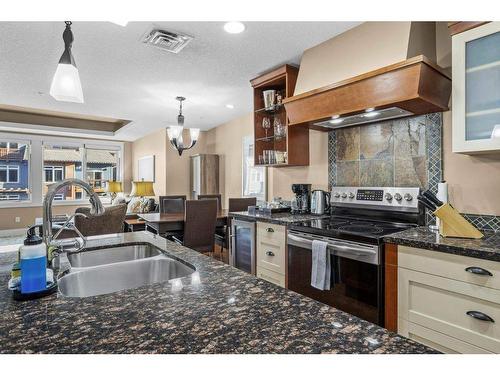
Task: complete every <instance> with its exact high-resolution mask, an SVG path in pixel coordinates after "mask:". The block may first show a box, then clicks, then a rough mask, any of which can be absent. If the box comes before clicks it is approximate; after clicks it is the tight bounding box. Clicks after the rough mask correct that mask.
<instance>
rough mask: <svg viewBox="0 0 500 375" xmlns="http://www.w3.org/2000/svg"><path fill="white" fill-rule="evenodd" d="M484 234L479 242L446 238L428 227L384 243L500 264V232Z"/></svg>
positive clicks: (403, 234) (419, 228)
mask: <svg viewBox="0 0 500 375" xmlns="http://www.w3.org/2000/svg"><path fill="white" fill-rule="evenodd" d="M483 233H484V237H483V238H482V239H479V240H473V239H465V238H450V237H448V238H445V237H441V236H440V235H439V233H437V232H435V231H432V230H430V229H429V228H428V227H417V228H412V229H407V230H405V231H402V232H398V233H394V234H390V235H388V236H385V237H384V241H385V242H390V243H396V244H399V245H406V246H412V247H419V248H423V249H428V250H434V251H439V252H443V253H450V254H456V255H463V256H467V257H472V258H480V259H486V260H493V261H496V262H500V232H493V231H484V232H483Z"/></svg>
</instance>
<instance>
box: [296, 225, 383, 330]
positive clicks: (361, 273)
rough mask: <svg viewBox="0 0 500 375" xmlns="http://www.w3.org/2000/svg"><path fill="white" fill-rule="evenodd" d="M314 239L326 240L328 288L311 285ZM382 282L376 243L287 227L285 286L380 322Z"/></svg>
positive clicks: (374, 321)
mask: <svg viewBox="0 0 500 375" xmlns="http://www.w3.org/2000/svg"><path fill="white" fill-rule="evenodd" d="M314 239H317V240H322V241H326V242H328V250H329V252H330V257H331V266H332V272H331V274H332V276H331V286H330V290H324V291H323V290H319V289H316V288H314V287H312V286H311V268H312V253H311V247H312V241H313V240H314ZM382 285H383V273H382V267H381V266H380V261H379V247H378V246H377V245H371V244H364V243H357V242H351V241H345V240H338V239H332V238H324V237H320V236H315V235H311V234H306V233H300V232H295V231H288V289H290V290H293V291H295V292H297V293H300V294H303V295H305V296H307V297H310V298H312V299H314V300H316V301H319V302H323V303H325V304H327V305H330V306H333V307H336V308H338V309H340V310H343V311H345V312H348V313H350V314H353V315H355V316H358V317H360V318H362V319H365V320H368V321H370V322H372V323H375V324H378V325H381V326H382V325H383V290H382Z"/></svg>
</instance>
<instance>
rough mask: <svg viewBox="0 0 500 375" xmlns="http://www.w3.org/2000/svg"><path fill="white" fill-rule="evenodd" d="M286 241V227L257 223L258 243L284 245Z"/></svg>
mask: <svg viewBox="0 0 500 375" xmlns="http://www.w3.org/2000/svg"><path fill="white" fill-rule="evenodd" d="M285 240H286V230H285V226H284V225H276V224H268V223H262V222H258V223H257V241H258V242H260V241H264V242H266V243H273V244H276V245H282V244H283V245H284V244H285Z"/></svg>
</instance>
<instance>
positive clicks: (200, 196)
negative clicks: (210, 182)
mask: <svg viewBox="0 0 500 375" xmlns="http://www.w3.org/2000/svg"><path fill="white" fill-rule="evenodd" d="M203 199H217V209H218V210H219V211H220V210H222V195H221V194H198V200H203Z"/></svg>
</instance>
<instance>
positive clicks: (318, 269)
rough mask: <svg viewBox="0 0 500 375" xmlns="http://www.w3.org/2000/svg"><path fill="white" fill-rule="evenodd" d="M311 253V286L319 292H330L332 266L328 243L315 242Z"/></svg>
mask: <svg viewBox="0 0 500 375" xmlns="http://www.w3.org/2000/svg"><path fill="white" fill-rule="evenodd" d="M311 252H312V269H311V286H312V287H313V288H316V289H319V290H330V279H331V275H332V265H331V264H330V251H328V243H327V242H325V241H318V240H313V242H312V249H311Z"/></svg>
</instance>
